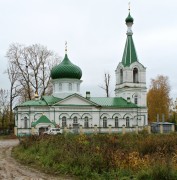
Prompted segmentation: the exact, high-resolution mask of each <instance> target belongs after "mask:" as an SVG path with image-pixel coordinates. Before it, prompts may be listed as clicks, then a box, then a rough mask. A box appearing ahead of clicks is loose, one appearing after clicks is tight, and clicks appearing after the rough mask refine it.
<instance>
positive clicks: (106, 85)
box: [99, 73, 111, 97]
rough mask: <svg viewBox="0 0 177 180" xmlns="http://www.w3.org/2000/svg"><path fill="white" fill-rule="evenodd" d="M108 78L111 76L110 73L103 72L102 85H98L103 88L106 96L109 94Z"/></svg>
mask: <svg viewBox="0 0 177 180" xmlns="http://www.w3.org/2000/svg"><path fill="white" fill-rule="evenodd" d="M110 78H111V75H110V74H109V73H104V85H103V86H99V87H101V88H102V89H103V90H105V92H106V97H109V96H110V92H109V89H110Z"/></svg>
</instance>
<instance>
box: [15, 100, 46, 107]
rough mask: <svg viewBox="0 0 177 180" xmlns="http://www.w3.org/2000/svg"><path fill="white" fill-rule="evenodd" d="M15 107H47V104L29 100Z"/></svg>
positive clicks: (41, 101)
mask: <svg viewBox="0 0 177 180" xmlns="http://www.w3.org/2000/svg"><path fill="white" fill-rule="evenodd" d="M17 106H47V103H46V102H45V101H43V100H30V101H26V102H24V103H22V104H20V105H17Z"/></svg>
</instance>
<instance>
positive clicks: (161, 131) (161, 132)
mask: <svg viewBox="0 0 177 180" xmlns="http://www.w3.org/2000/svg"><path fill="white" fill-rule="evenodd" d="M160 134H163V124H160Z"/></svg>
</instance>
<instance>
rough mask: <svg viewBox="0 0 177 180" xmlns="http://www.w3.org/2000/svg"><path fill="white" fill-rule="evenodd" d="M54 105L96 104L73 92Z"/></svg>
mask: <svg viewBox="0 0 177 180" xmlns="http://www.w3.org/2000/svg"><path fill="white" fill-rule="evenodd" d="M54 105H55V106H57V105H64V106H66V105H73V106H74V105H75V106H97V104H95V103H93V102H91V101H90V100H88V99H86V98H84V97H82V96H80V95H78V94H73V95H71V96H68V97H66V98H64V99H63V100H61V101H59V102H58V103H56V104H54Z"/></svg>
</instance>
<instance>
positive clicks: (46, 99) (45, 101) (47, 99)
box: [17, 96, 62, 107]
mask: <svg viewBox="0 0 177 180" xmlns="http://www.w3.org/2000/svg"><path fill="white" fill-rule="evenodd" d="M60 100H62V99H60V98H57V97H54V96H42V97H41V99H40V100H30V101H26V102H24V103H22V104H20V105H17V107H18V106H48V105H52V104H55V103H57V102H59V101H60Z"/></svg>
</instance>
